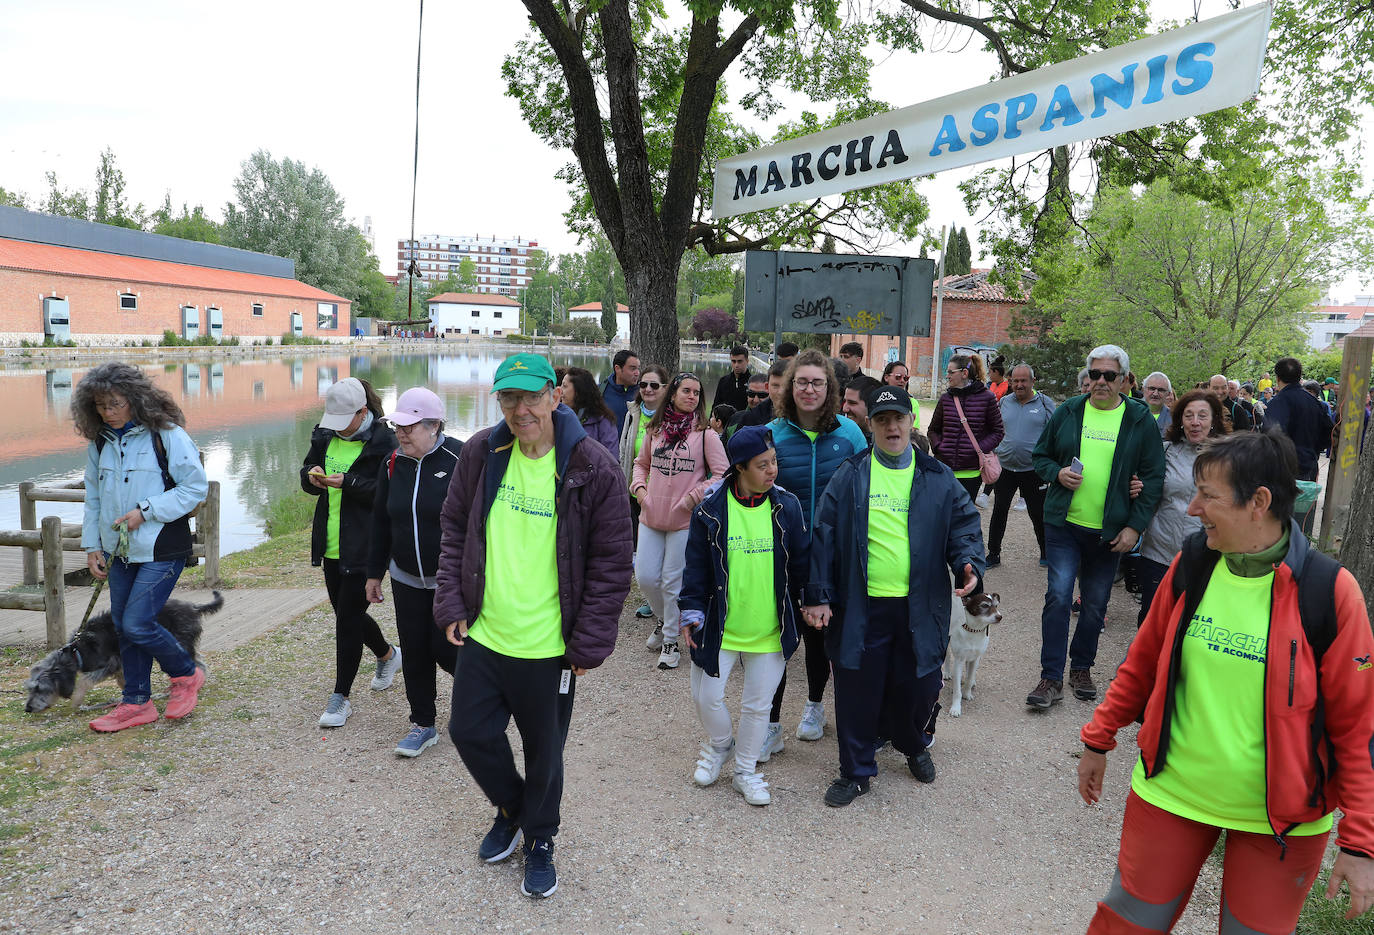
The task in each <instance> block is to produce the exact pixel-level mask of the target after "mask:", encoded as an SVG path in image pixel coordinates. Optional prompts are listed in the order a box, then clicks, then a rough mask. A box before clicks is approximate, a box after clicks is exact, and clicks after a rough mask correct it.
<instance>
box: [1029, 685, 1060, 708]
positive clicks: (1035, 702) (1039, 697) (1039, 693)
mask: <svg viewBox="0 0 1374 935" xmlns="http://www.w3.org/2000/svg"><path fill="white" fill-rule="evenodd" d="M1063 700H1064V683H1063V682H1054V681H1051V680H1050V679H1041V680H1040V684H1038V685H1036V686H1035V688H1034V689H1033V690H1032V691H1031V693H1030V694H1029V695H1027V696H1026V704H1028V705H1030V706H1031V707H1032V708H1048V707H1049V706H1050V705H1052V704H1057V703H1059V702H1060V701H1063Z"/></svg>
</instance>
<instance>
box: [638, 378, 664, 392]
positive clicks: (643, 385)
mask: <svg viewBox="0 0 1374 935" xmlns="http://www.w3.org/2000/svg"><path fill="white" fill-rule="evenodd" d="M662 385H663V384H662V383H654V382H652V381H649V380H640V381H639V388H640V389H641V390H656V389H658V388H659V387H660V386H662Z"/></svg>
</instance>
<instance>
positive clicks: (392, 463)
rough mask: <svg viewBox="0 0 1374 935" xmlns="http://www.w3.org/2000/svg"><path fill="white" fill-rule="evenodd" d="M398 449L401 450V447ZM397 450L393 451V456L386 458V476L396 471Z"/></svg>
mask: <svg viewBox="0 0 1374 935" xmlns="http://www.w3.org/2000/svg"><path fill="white" fill-rule="evenodd" d="M396 451H400V449H399V448H397V449H396ZM396 451H393V452H391V456H390V457H389V458H387V459H386V476H387V477H388V478H389V477H391V475H392V474H394V473H395V472H396Z"/></svg>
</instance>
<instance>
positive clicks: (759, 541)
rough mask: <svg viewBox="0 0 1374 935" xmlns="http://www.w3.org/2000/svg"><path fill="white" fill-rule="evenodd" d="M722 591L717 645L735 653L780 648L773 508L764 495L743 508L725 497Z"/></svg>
mask: <svg viewBox="0 0 1374 935" xmlns="http://www.w3.org/2000/svg"><path fill="white" fill-rule="evenodd" d="M725 499H726V502H727V506H726V510H725V528H726V530H727V533H728V539H727V542H726V546H725V548H726V557H725V561H726V567H727V568H728V569H729V572H730V587H729V590H728V591H727V592H726V597H727V602H726V605H725V606H726V615H725V633H724V635H723V636H722V637H721V640H720V648H721V649H728V650H731V651H733V652H739V653H780V652H782V625H781V624H780V623H779V622H778V601H777V595H776V594H775V593H774V586H773V507H772V504H771V503H769V502H768V500H767V498H765V499H764V501H763V502H762V503H760V504H759V505H758V506H745V505H744V504H742V503H740V502H739V501H738V500H736V499H735V497H734V495H733V494H732V493H727V494H726V495H725Z"/></svg>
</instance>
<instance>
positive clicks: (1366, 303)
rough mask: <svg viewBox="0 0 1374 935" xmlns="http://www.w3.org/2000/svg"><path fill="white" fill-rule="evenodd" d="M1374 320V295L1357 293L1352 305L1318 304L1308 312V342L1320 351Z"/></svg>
mask: <svg viewBox="0 0 1374 935" xmlns="http://www.w3.org/2000/svg"><path fill="white" fill-rule="evenodd" d="M1372 320H1374V296H1369V295H1357V296H1356V297H1355V301H1354V302H1353V303H1352V304H1350V305H1318V306H1316V307H1314V308H1312V309H1310V310H1309V311H1308V313H1307V322H1306V326H1307V343H1308V346H1309V347H1311V348H1312V349H1313V350H1317V351H1320V350H1322V349H1324V348H1328V347H1330V346H1331V345H1333V344H1335V343H1336V342H1337V341H1339V340H1340V339H1341V338H1344V337H1345V336H1346V335H1347V334H1349V333H1350V332H1352V331H1354V330H1355V329H1356V328H1358V327H1360V325H1362V324H1364V323H1365V322H1367V321H1372Z"/></svg>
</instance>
